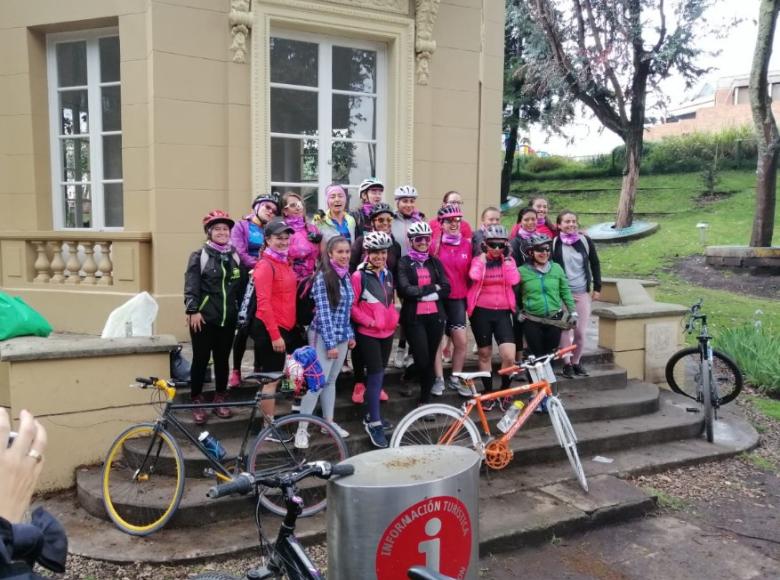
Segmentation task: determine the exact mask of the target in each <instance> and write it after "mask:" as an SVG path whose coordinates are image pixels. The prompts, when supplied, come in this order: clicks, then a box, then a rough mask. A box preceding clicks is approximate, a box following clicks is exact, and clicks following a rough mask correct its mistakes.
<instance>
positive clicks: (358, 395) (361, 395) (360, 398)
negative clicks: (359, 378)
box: [352, 383, 366, 405]
mask: <svg viewBox="0 0 780 580" xmlns="http://www.w3.org/2000/svg"><path fill="white" fill-rule="evenodd" d="M365 396H366V385H364V384H363V383H355V388H354V389H353V390H352V402H353V403H355V404H356V405H362V404H363V402H364V401H365Z"/></svg>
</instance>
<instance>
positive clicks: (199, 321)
mask: <svg viewBox="0 0 780 580" xmlns="http://www.w3.org/2000/svg"><path fill="white" fill-rule="evenodd" d="M187 326H189V327H190V328H191V329H192V330H193V331H195V332H200V329H201V328H202V327H203V315H202V314H201V313H200V312H196V313H195V314H188V315H187Z"/></svg>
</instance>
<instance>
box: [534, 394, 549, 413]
mask: <svg viewBox="0 0 780 580" xmlns="http://www.w3.org/2000/svg"><path fill="white" fill-rule="evenodd" d="M534 413H547V397H545V398H544V399H542V402H541V404H540V405H539V406H538V407H536V409H534Z"/></svg>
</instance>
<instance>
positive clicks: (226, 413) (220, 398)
mask: <svg viewBox="0 0 780 580" xmlns="http://www.w3.org/2000/svg"><path fill="white" fill-rule="evenodd" d="M226 398H227V397H225V393H214V402H215V403H217V404H220V403H224V402H225V399H226ZM211 412H212V413H214V414H215V415H216V416H217V417H219V418H220V419H230V418H231V417H232V416H233V411H232V410H231V409H230V407H215V408H214V409H212V410H211Z"/></svg>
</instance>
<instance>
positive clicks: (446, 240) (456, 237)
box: [441, 233, 463, 246]
mask: <svg viewBox="0 0 780 580" xmlns="http://www.w3.org/2000/svg"><path fill="white" fill-rule="evenodd" d="M462 238H463V236H462V235H461V234H460V233H457V234H442V235H441V243H442V244H447V245H448V246H457V245H458V244H459V243H460V240H461V239H462Z"/></svg>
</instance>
